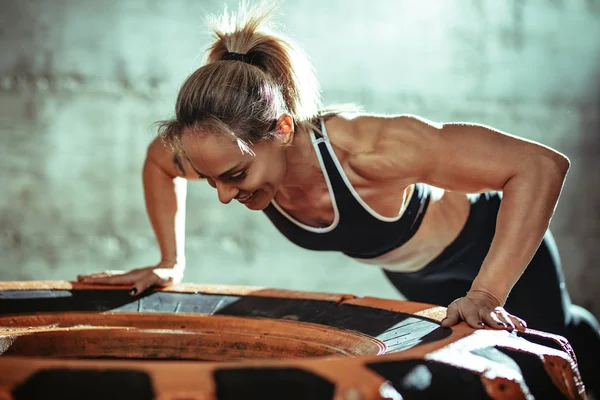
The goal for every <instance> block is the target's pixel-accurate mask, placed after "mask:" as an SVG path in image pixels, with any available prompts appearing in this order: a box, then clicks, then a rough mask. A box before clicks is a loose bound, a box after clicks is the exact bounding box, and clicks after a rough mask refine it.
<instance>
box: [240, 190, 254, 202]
mask: <svg viewBox="0 0 600 400" xmlns="http://www.w3.org/2000/svg"><path fill="white" fill-rule="evenodd" d="M252 196H254V192H252V193H250V194H249V195H247V196H244V197H240V198H238V201H246V200H248V199H249V198H250V197H252Z"/></svg>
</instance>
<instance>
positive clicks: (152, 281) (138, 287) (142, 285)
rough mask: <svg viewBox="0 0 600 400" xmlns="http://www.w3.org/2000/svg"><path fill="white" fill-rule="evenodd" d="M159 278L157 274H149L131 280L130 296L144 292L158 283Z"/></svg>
mask: <svg viewBox="0 0 600 400" xmlns="http://www.w3.org/2000/svg"><path fill="white" fill-rule="evenodd" d="M159 280H160V278H159V277H158V276H157V275H154V274H149V275H147V276H145V277H144V278H142V279H140V280H138V281H136V282H133V286H132V287H131V289H130V290H129V294H130V295H131V296H138V295H140V294H142V293H144V292H145V291H146V290H148V289H149V288H151V287H152V286H155V285H157V284H158V281H159Z"/></svg>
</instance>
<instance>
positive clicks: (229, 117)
mask: <svg viewBox="0 0 600 400" xmlns="http://www.w3.org/2000/svg"><path fill="white" fill-rule="evenodd" d="M273 12H274V7H270V8H266V7H264V6H258V7H252V8H249V7H247V6H246V5H245V4H244V3H242V5H241V6H240V9H239V10H238V12H237V13H234V14H229V13H228V12H227V11H225V12H224V13H223V14H222V15H221V16H220V17H213V18H212V19H211V21H210V25H211V27H212V29H213V31H214V34H215V42H214V43H213V44H212V46H210V48H209V50H208V57H207V63H206V64H205V65H204V66H202V67H201V68H199V69H197V70H196V71H195V72H194V73H192V75H191V76H190V77H189V78H188V79H187V80H186V81H185V83H184V84H183V86H182V87H181V89H180V91H179V95H178V98H177V103H176V106H175V115H176V118H175V119H174V120H171V121H164V122H162V123H160V128H159V131H160V132H161V135H162V137H163V140H164V141H165V142H166V143H167V144H169V145H170V146H171V147H172V148H173V149H174V150H175V151H177V150H180V149H181V145H180V139H181V134H182V133H183V131H184V130H185V129H186V128H192V129H193V131H194V132H199V133H224V134H229V135H232V136H234V137H235V138H237V139H238V141H239V142H240V145H247V144H248V143H255V142H258V141H260V140H265V139H269V138H271V137H272V133H273V128H274V123H275V121H276V119H277V118H278V117H279V116H280V115H281V114H282V113H284V112H286V113H288V114H290V115H291V116H292V117H293V119H294V122H295V124H296V126H299V125H300V126H304V127H305V128H310V127H312V126H313V124H312V120H313V119H314V118H315V117H316V116H317V115H318V113H319V109H320V107H321V101H320V91H319V85H318V83H317V79H316V76H315V73H314V69H313V67H312V66H311V64H310V62H309V60H308V58H307V57H306V55H305V54H304V52H303V51H302V50H301V49H300V48H299V47H298V46H297V45H295V44H294V43H293V42H292V41H290V40H289V39H286V38H284V37H283V36H281V35H279V34H276V33H274V32H273V31H272V30H271V29H270V27H269V25H268V20H269V18H270V16H271V15H272V14H273ZM232 53H235V54H233V55H234V56H235V57H231V55H232ZM240 55H241V56H240Z"/></svg>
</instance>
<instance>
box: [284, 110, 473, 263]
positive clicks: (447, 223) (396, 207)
mask: <svg viewBox="0 0 600 400" xmlns="http://www.w3.org/2000/svg"><path fill="white" fill-rule="evenodd" d="M379 124H380V122H379V121H378V118H377V117H359V118H356V119H344V118H341V117H333V118H331V119H329V120H328V121H326V130H327V133H328V136H329V139H330V142H331V143H332V146H333V149H334V152H335V155H336V156H337V158H338V160H339V162H340V164H341V165H342V168H343V170H344V172H345V174H346V175H347V176H348V179H349V180H350V182H351V184H352V186H353V187H354V189H355V190H356V192H357V193H358V194H359V196H360V197H361V198H362V199H363V200H364V202H365V203H367V204H368V205H369V206H370V207H371V208H372V209H373V210H374V211H375V212H377V213H378V214H380V215H382V216H384V217H390V218H393V217H396V216H398V214H399V213H402V212H403V210H404V207H405V206H406V204H407V203H408V201H409V200H410V195H411V194H412V188H413V184H414V183H415V182H410V181H409V180H406V181H402V180H397V181H394V182H390V181H385V182H375V181H372V180H369V179H366V178H364V177H363V176H361V175H359V174H358V173H357V172H356V171H354V170H353V169H352V167H351V166H350V165H349V163H348V161H349V159H350V156H351V154H352V153H354V152H358V151H361V150H363V149H365V148H368V147H369V146H370V145H371V142H372V140H373V139H372V138H373V137H375V135H374V134H373V133H374V132H375V131H376V130H377V129H378V126H379ZM313 156H314V157H313V158H314V160H313V161H316V153H313ZM310 165H311V166H312V168H313V170H314V174H315V179H313V180H312V182H314V183H312V184H311V185H310V186H307V187H305V188H303V190H296V191H294V192H293V193H286V192H285V191H283V190H281V191H278V192H277V194H276V196H275V201H276V202H277V203H278V205H279V206H280V207H282V208H283V209H285V210H286V211H287V212H288V213H289V214H290V215H291V216H293V217H294V218H295V219H297V220H298V221H300V222H302V223H304V224H307V225H310V226H314V227H323V226H328V225H330V224H331V223H332V222H333V219H334V210H333V205H332V201H331V197H330V194H329V191H328V189H327V185H326V183H325V178H324V176H323V172H322V171H321V169H320V167H319V164H318V162H316V163H310ZM433 189H434V192H433V195H432V197H431V199H430V203H429V206H428V208H427V212H426V214H425V216H424V218H423V221H422V223H421V226H420V227H419V229H418V230H417V232H416V233H415V235H414V236H413V237H412V238H411V239H409V240H408V242H406V243H405V244H404V245H402V246H401V247H399V248H397V249H395V250H393V251H391V252H388V253H386V254H384V255H383V256H380V257H377V258H374V259H368V260H363V259H361V260H359V261H362V262H366V263H369V264H376V265H378V266H381V267H383V268H386V269H389V270H395V271H415V270H418V269H420V268H422V267H424V266H425V265H427V264H428V263H429V262H431V261H432V260H433V259H434V258H435V257H436V256H438V255H439V254H440V253H441V252H442V250H443V249H444V248H445V247H446V246H448V245H449V244H450V243H451V242H452V241H453V240H454V239H455V238H456V237H457V236H458V234H459V232H460V231H461V229H462V227H463V226H464V224H465V221H466V219H467V217H468V214H469V209H470V201H469V199H468V198H467V195H466V194H463V193H456V192H449V191H445V190H443V189H438V188H433Z"/></svg>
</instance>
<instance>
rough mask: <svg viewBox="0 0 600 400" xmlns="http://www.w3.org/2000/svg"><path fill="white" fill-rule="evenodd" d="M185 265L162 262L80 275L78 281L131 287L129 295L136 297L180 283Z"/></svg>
mask: <svg viewBox="0 0 600 400" xmlns="http://www.w3.org/2000/svg"><path fill="white" fill-rule="evenodd" d="M184 269H185V265H183V263H177V262H174V261H161V262H160V263H158V264H157V265H155V266H152V267H145V268H136V269H133V270H131V271H105V272H99V273H95V274H87V275H78V276H77V281H78V282H81V283H88V284H92V285H93V284H97V285H131V289H130V290H129V294H130V295H132V296H135V295H137V294H140V293H142V292H144V291H145V290H147V289H149V288H151V287H153V286H158V287H164V286H168V285H170V284H172V283H179V282H181V280H182V278H183V270H184Z"/></svg>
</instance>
